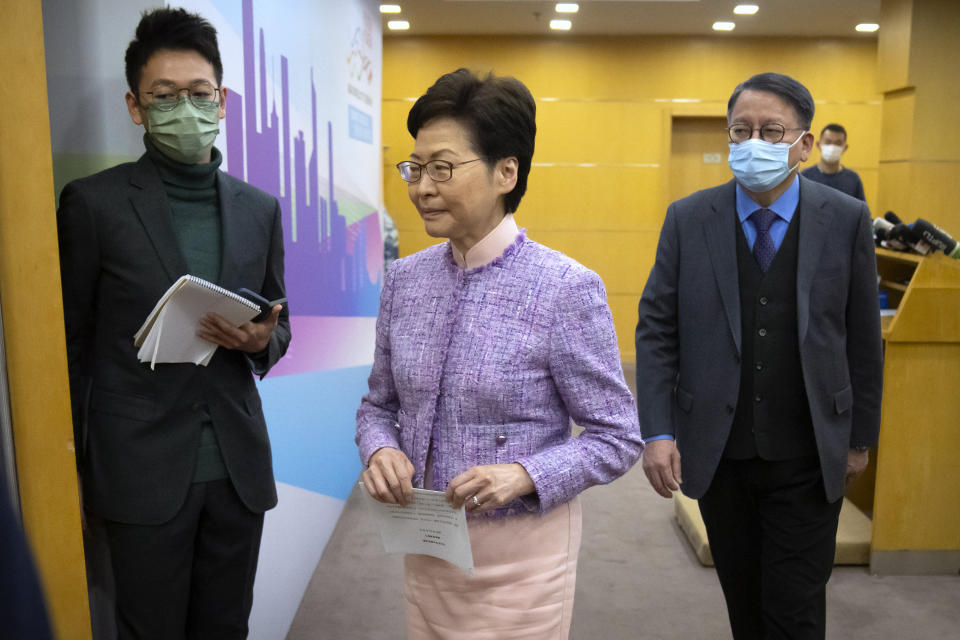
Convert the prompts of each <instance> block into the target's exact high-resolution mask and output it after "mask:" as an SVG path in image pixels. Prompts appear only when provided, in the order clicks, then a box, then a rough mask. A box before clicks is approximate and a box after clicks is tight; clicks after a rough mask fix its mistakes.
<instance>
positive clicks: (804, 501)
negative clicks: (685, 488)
mask: <svg viewBox="0 0 960 640" xmlns="http://www.w3.org/2000/svg"><path fill="white" fill-rule="evenodd" d="M842 503H843V501H842V500H837V501H836V502H834V503H832V504H831V503H828V502H827V499H826V494H825V492H824V488H823V478H822V475H821V472H820V464H819V462H818V460H817V459H816V458H815V457H813V458H800V459H795V460H785V461H776V462H771V461H766V460H761V459H759V458H754V459H751V460H730V459H726V458H724V459H723V460H721V461H720V465H719V467H718V468H717V473H716V475H715V476H714V478H713V482H712V483H711V484H710V488H709V489H708V490H707V493H706V494H705V495H704V496H703V497H702V498H700V513H701V515H702V516H703V521H704V524H706V526H707V537H708V538H709V540H710V551H711V553H712V554H713V561H714V564H715V566H716V569H717V577H718V578H719V579H720V586H721V587H722V588H723V595H724V597H725V598H726V601H727V612H728V614H729V616H730V626H731V628H732V630H733V637H734V638H735V639H736V640H773V639H780V638H789V639H791V640H801V639H802V640H813V639H817V640H822V639H823V637H824V633H825V624H826V587H827V580H829V579H830V573H831V571H833V555H834V549H835V547H836V537H837V523H838V522H839V519H840V507H841V505H842Z"/></svg>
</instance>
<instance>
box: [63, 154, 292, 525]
mask: <svg viewBox="0 0 960 640" xmlns="http://www.w3.org/2000/svg"><path fill="white" fill-rule="evenodd" d="M217 188H218V193H219V198H220V215H221V229H222V240H221V243H222V262H221V269H220V273H221V276H220V281H219V283H218V284H220V285H221V286H223V287H226V288H227V289H231V290H234V291H235V290H237V289H238V288H240V287H247V288H248V289H251V290H253V291H259V292H261V293H262V295H263V296H264V297H265V298H267V299H269V300H272V299H276V298H280V297H283V296H284V284H283V233H282V230H281V216H280V207H279V204H278V203H277V200H276V199H275V198H273V197H271V196H269V195H267V194H265V193H263V192H262V191H259V190H258V189H255V188H253V187H251V186H249V185H247V184H245V183H243V182H241V181H240V180H237V179H235V178H233V177H231V176H229V175H227V174H225V173H223V172H218V182H217ZM57 223H58V229H59V234H60V261H61V273H62V282H63V306H64V319H65V324H66V333H67V356H68V361H69V362H68V364H69V369H70V389H71V396H72V401H73V416H74V431H75V440H76V446H77V457H78V462H79V466H80V470H81V475H82V478H83V490H84V503H85V507H86V508H87V509H89V510H91V511H92V512H93V513H96V514H98V515H100V516H102V517H104V518H107V519H110V520H115V521H119V522H129V523H136V524H158V523H161V522H165V521H166V520H169V519H170V518H171V517H172V516H173V515H175V514H176V512H177V511H178V510H179V509H180V506H181V505H182V504H183V501H184V500H185V498H186V494H187V491H188V490H189V487H190V483H191V480H192V478H193V470H194V465H195V462H196V456H197V446H198V443H199V437H200V429H201V423H202V422H203V420H204V419H205V416H206V412H207V411H208V412H209V415H210V416H212V418H213V422H214V428H215V430H216V434H217V440H218V442H219V445H220V451H221V454H222V456H223V460H224V463H225V464H226V466H227V469H228V471H229V474H230V477H231V479H232V481H233V484H234V487H235V488H236V490H237V493H238V494H239V496H240V498H241V500H243V502H244V503H245V504H246V506H247V507H249V508H250V509H251V510H252V511H254V512H258V513H259V512H263V511H265V510H267V509H269V508H271V507H273V506H274V505H275V504H276V501H277V494H276V487H275V485H274V480H273V467H272V462H271V454H270V443H269V440H268V438H267V429H266V423H265V421H264V417H263V411H262V410H261V406H260V396H259V395H258V393H257V389H256V386H255V384H254V379H253V372H251V361H248V359H247V357H246V356H245V354H243V353H241V352H239V351H232V350H228V349H224V348H220V349H217V351H216V354H215V355H214V356H213V359H212V360H211V361H210V363H209V365H208V366H206V367H199V366H196V365H193V364H159V365H157V367H156V370H151V369H150V367H149V366H148V365H145V364H141V363H140V362H139V361H138V359H137V349H136V348H135V347H134V346H133V334H134V333H135V332H136V331H137V329H138V328H139V327H140V325H141V324H142V323H143V321H144V319H145V318H146V317H147V315H148V314H149V313H150V311H151V309H153V306H154V304H156V302H157V300H158V299H159V298H160V296H161V295H162V294H163V293H164V291H166V290H167V288H168V287H169V286H170V285H171V284H173V283H174V281H176V280H177V278H179V277H180V276H181V275H183V274H184V273H187V265H186V262H185V260H184V258H183V255H182V254H181V252H180V248H179V245H178V242H177V238H176V235H175V232H174V228H173V221H172V216H171V213H170V206H169V203H168V202H167V196H166V192H165V190H164V187H163V183H162V182H161V180H160V177H159V174H158V173H157V170H156V168H155V167H154V165H153V163H152V162H151V161H150V159H149V158H148V157H147V156H146V155H144V156H143V157H141V158H140V160H139V161H138V162H136V163H128V164H122V165H119V166H116V167H113V168H111V169H108V170H106V171H103V172H101V173H98V174H95V175H92V176H89V177H86V178H83V179H80V180H76V181H74V182H71V183H70V184H68V185H67V186H66V187H65V188H64V190H63V193H62V194H61V197H60V207H59V209H58V211H57ZM289 342H290V323H289V316H288V312H287V310H286V308H284V311H283V312H282V313H281V316H280V322H279V324H278V326H277V328H276V329H275V330H274V332H273V335H272V336H271V338H270V343H269V345H268V347H267V348H266V349H265V350H264V351H263V352H261V353H259V354H256V355H255V356H254V357H253V358H252V361H253V363H254V366H255V369H256V372H257V373H260V374H264V373H266V372H267V370H269V368H270V367H271V366H272V365H273V364H274V363H276V362H277V360H279V359H280V357H281V356H282V355H283V354H284V352H285V351H286V348H287V345H288V343H289ZM204 407H206V409H204Z"/></svg>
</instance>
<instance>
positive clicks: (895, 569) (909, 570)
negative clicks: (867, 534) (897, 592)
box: [870, 549, 960, 576]
mask: <svg viewBox="0 0 960 640" xmlns="http://www.w3.org/2000/svg"><path fill="white" fill-rule="evenodd" d="M870 573H874V574H877V575H891V576H895V575H957V574H958V573H960V549H947V550H943V551H937V550H934V551H929V550H926V551H909V550H904V551H874V552H872V553H871V554H870Z"/></svg>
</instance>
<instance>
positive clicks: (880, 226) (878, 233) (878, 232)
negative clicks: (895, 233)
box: [873, 218, 910, 251]
mask: <svg viewBox="0 0 960 640" xmlns="http://www.w3.org/2000/svg"><path fill="white" fill-rule="evenodd" d="M892 229H893V224H892V223H891V222H889V221H888V220H884V219H883V218H874V219H873V240H874V242H876V243H877V244H878V245H880V246H881V247H885V248H887V249H893V250H895V251H907V250H909V249H910V247H908V246H907V245H905V244H903V243H902V242H900V241H899V240H897V239H895V238H888V235H889V233H890V231H891V230H892Z"/></svg>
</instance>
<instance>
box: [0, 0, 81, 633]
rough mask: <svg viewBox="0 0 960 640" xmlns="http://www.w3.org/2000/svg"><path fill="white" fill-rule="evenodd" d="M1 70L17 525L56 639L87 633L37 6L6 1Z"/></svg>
mask: <svg viewBox="0 0 960 640" xmlns="http://www.w3.org/2000/svg"><path fill="white" fill-rule="evenodd" d="M0 69H2V73H0V76H2V77H3V79H4V80H3V89H0V122H2V123H3V125H2V126H0V294H2V297H3V329H4V341H5V346H6V351H7V373H8V376H9V380H10V404H11V407H10V409H11V412H12V414H13V429H14V444H15V449H16V459H17V474H18V479H19V485H20V499H21V503H22V513H23V525H24V529H25V531H26V533H27V537H28V538H29V540H30V543H31V546H32V547H33V552H34V557H35V560H36V564H37V568H38V570H39V573H40V576H41V579H42V581H43V585H44V589H45V591H46V595H47V606H48V609H49V611H50V616H51V618H52V622H53V627H54V629H55V632H56V637H58V638H61V639H64V640H67V639H73V638H77V639H81V638H89V637H90V615H89V608H88V605H87V585H86V574H85V571H84V562H83V545H82V541H81V536H80V503H79V499H78V494H77V475H76V463H75V460H74V454H73V428H72V427H71V421H70V401H69V393H68V387H67V357H66V351H65V342H64V334H63V308H62V306H61V300H60V268H59V262H58V260H57V229H56V220H55V217H54V201H53V170H52V166H51V156H50V127H49V123H48V120H47V109H46V104H47V86H46V71H45V69H44V58H43V26H42V23H41V14H40V3H39V2H33V1H31V0H14V1H13V2H5V3H4V5H3V19H2V20H0ZM3 631H4V630H3V629H0V635H3Z"/></svg>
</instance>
